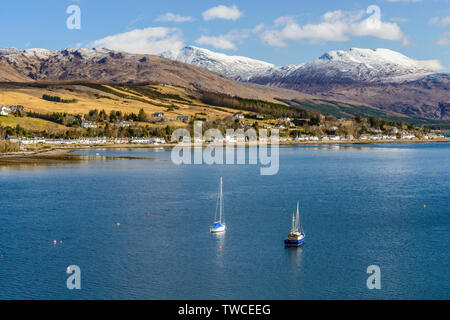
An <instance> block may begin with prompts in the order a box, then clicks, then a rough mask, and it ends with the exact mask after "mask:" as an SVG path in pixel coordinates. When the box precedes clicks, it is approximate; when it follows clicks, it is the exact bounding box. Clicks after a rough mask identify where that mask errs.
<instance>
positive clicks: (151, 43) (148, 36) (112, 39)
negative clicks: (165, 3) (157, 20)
mask: <svg viewBox="0 0 450 320" xmlns="http://www.w3.org/2000/svg"><path fill="white" fill-rule="evenodd" d="M90 46H91V47H94V48H107V49H111V50H117V51H126V52H130V53H137V54H160V53H162V52H164V51H167V50H179V49H181V48H182V47H184V42H183V40H182V37H181V32H180V31H179V30H178V29H176V28H163V27H156V28H146V29H136V30H133V31H130V32H125V33H120V34H116V35H112V36H108V37H105V38H103V39H99V40H96V41H94V42H93V43H92V44H91V45H90Z"/></svg>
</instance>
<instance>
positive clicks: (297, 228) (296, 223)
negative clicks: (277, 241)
mask: <svg viewBox="0 0 450 320" xmlns="http://www.w3.org/2000/svg"><path fill="white" fill-rule="evenodd" d="M304 241H305V233H304V232H303V228H302V227H301V224H300V211H299V203H298V202H297V215H296V216H294V214H292V229H291V232H290V233H289V234H288V236H287V238H286V239H285V240H284V245H285V246H286V247H299V246H301V245H303V242H304Z"/></svg>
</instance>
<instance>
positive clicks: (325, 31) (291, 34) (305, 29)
mask: <svg viewBox="0 0 450 320" xmlns="http://www.w3.org/2000/svg"><path fill="white" fill-rule="evenodd" d="M367 13H369V14H372V15H370V16H369V17H366V18H364V15H365V12H364V11H359V12H356V13H354V12H347V11H342V10H336V11H330V12H326V13H325V14H324V15H322V17H321V22H319V23H316V24H305V25H299V24H297V23H296V21H295V20H294V19H293V18H292V17H280V18H278V19H276V20H275V22H274V25H273V26H272V27H264V28H259V30H260V36H261V39H262V40H263V41H264V42H266V43H267V44H269V45H271V46H278V47H282V46H286V45H287V43H286V42H287V41H288V40H294V41H299V40H309V41H310V42H311V43H324V42H327V41H339V42H343V41H348V40H350V38H351V37H352V36H353V37H365V36H371V37H376V38H380V39H385V40H391V41H399V42H401V43H402V44H403V45H408V38H407V37H406V36H405V34H404V33H403V32H402V31H401V29H400V27H399V26H398V25H397V24H396V23H392V22H384V21H381V15H380V10H379V8H378V7H377V6H370V7H369V8H368V10H367Z"/></svg>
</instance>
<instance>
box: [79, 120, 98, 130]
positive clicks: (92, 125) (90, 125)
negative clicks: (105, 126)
mask: <svg viewBox="0 0 450 320" xmlns="http://www.w3.org/2000/svg"><path fill="white" fill-rule="evenodd" d="M81 127H82V128H85V129H87V128H97V125H96V124H95V123H94V122H89V121H83V122H82V123H81Z"/></svg>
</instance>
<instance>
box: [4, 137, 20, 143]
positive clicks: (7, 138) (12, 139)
mask: <svg viewBox="0 0 450 320" xmlns="http://www.w3.org/2000/svg"><path fill="white" fill-rule="evenodd" d="M6 140H8V141H9V142H12V143H18V142H19V138H17V137H16V136H7V137H6Z"/></svg>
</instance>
